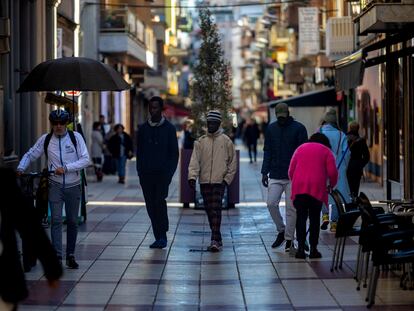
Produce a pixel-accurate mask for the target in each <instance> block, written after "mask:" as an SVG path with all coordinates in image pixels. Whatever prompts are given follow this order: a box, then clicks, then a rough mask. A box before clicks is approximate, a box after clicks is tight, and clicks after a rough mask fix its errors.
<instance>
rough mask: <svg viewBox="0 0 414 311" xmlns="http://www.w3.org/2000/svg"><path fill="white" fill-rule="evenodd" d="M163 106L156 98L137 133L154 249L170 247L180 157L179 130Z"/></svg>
mask: <svg viewBox="0 0 414 311" xmlns="http://www.w3.org/2000/svg"><path fill="white" fill-rule="evenodd" d="M163 106H164V101H163V99H162V98H161V97H158V96H154V97H152V98H151V99H150V101H149V106H148V109H149V113H150V119H148V121H147V122H145V123H144V124H142V125H140V126H139V128H138V132H137V172H138V176H139V182H140V184H141V187H142V191H143V193H144V199H145V205H146V208H147V212H148V216H149V218H150V219H151V225H152V231H153V233H154V237H155V242H154V243H152V244H151V245H150V248H165V247H166V246H167V232H168V227H169V224H168V213H167V202H166V199H167V197H168V188H169V185H170V183H171V180H172V178H173V176H174V173H175V170H176V169H177V164H178V156H179V151H178V141H177V134H176V130H175V127H174V126H173V125H172V124H171V123H170V122H169V121H167V120H166V119H165V117H164V116H163V115H162V108H163Z"/></svg>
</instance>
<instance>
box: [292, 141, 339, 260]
mask: <svg viewBox="0 0 414 311" xmlns="http://www.w3.org/2000/svg"><path fill="white" fill-rule="evenodd" d="M330 148H331V145H330V143H329V139H328V138H327V137H326V136H325V135H324V134H321V133H315V134H313V135H312V136H311V137H310V139H309V142H307V143H304V144H303V145H301V146H299V147H298V149H296V151H295V153H294V154H293V156H292V160H291V161H290V166H289V179H290V180H291V182H292V194H291V199H292V201H293V205H294V207H295V209H296V214H297V219H296V234H297V239H298V251H297V252H296V254H295V257H296V258H302V259H304V258H306V253H305V241H306V222H307V219H308V218H309V242H310V243H309V244H310V254H309V258H321V257H322V254H321V253H320V252H319V251H318V248H317V246H318V240H319V226H320V214H321V209H322V202H325V204H328V189H331V188H333V187H335V186H336V183H337V181H338V171H337V169H336V163H335V157H334V156H333V154H332V152H331V150H330ZM327 184H328V185H329V186H328V188H327V187H326V185H327Z"/></svg>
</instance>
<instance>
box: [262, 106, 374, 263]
mask: <svg viewBox="0 0 414 311" xmlns="http://www.w3.org/2000/svg"><path fill="white" fill-rule="evenodd" d="M275 113H276V118H277V121H276V122H274V123H272V124H270V125H269V126H268V129H267V131H266V134H265V141H264V156H263V165H262V170H261V173H262V184H263V186H264V187H267V188H268V198H267V207H268V209H269V212H270V215H271V217H272V219H273V221H274V223H275V225H276V229H277V236H276V240H275V241H274V243H273V244H272V247H273V248H276V247H279V246H281V245H282V243H283V242H284V241H286V243H285V250H286V251H287V252H292V253H295V256H296V258H305V257H306V256H307V254H306V252H305V251H306V250H307V249H308V248H309V246H308V244H307V240H306V235H307V233H306V222H307V219H308V218H309V244H310V253H309V257H310V258H320V257H321V256H322V255H321V253H320V252H319V251H318V249H317V244H318V239H319V230H320V228H321V229H325V230H326V229H327V227H328V225H329V224H330V227H331V231H335V230H336V223H337V220H338V210H337V208H336V206H335V205H334V204H333V202H331V198H330V197H329V199H328V192H329V191H330V190H331V189H334V188H335V189H337V190H338V191H339V192H340V193H341V194H342V196H343V197H344V200H345V203H349V202H351V201H352V199H353V198H355V197H356V196H357V195H358V191H359V184H360V180H361V176H362V172H363V168H364V166H365V165H366V164H367V163H368V161H369V150H368V147H367V145H366V142H365V140H364V139H363V138H361V137H360V136H359V133H358V130H359V126H358V123H356V122H352V123H350V131H349V133H348V135H347V134H345V133H344V132H342V131H341V130H340V129H339V126H338V118H337V114H336V110H335V109H330V110H328V111H327V112H326V114H325V116H324V118H323V122H322V125H321V127H320V128H319V130H318V131H317V132H316V133H314V134H313V135H312V136H311V137H310V139H309V140H308V134H307V131H306V129H305V127H304V126H303V125H302V124H301V123H300V122H298V121H295V120H294V119H293V118H292V117H291V116H290V115H289V108H288V106H287V105H286V104H285V103H279V104H278V105H277V106H276V107H275ZM349 177H351V178H349ZM350 187H352V191H351V190H350ZM283 192H284V193H285V198H286V204H285V211H286V217H285V218H286V223H285V222H284V221H283V217H282V215H281V213H280V209H279V203H280V199H281V196H282V193H283ZM329 207H331V208H329ZM329 210H331V218H330V220H331V221H330V222H329ZM321 212H322V213H323V216H322V219H323V223H322V226H321V227H320V216H321ZM295 231H296V235H297V240H298V249H295V248H294V244H293V239H294V234H295Z"/></svg>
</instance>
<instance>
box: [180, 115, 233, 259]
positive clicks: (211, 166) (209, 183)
mask: <svg viewBox="0 0 414 311" xmlns="http://www.w3.org/2000/svg"><path fill="white" fill-rule="evenodd" d="M220 125H221V113H220V112H219V111H216V110H212V111H210V112H209V113H208V114H207V130H208V132H207V134H206V135H203V136H201V137H200V138H199V139H198V140H197V141H196V142H195V143H194V150H193V153H192V155H191V160H190V165H189V167H188V183H189V185H190V187H191V188H192V189H195V186H196V180H197V179H198V181H199V183H200V188H201V195H202V196H203V201H204V208H205V210H206V213H207V217H208V222H209V224H210V229H211V242H210V246H209V247H208V250H209V251H211V252H218V251H220V250H221V248H222V246H223V241H222V238H221V232H220V227H221V209H222V200H223V196H224V191H225V189H226V187H227V186H228V185H230V183H231V182H232V181H233V178H234V176H235V174H236V170H237V159H236V151H235V149H234V144H233V142H232V141H231V139H230V138H229V137H228V136H227V135H225V134H224V133H223V131H222V130H221V129H220Z"/></svg>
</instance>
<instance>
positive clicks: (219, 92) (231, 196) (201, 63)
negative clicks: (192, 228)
mask: <svg viewBox="0 0 414 311" xmlns="http://www.w3.org/2000/svg"><path fill="white" fill-rule="evenodd" d="M199 20H200V30H201V38H202V43H201V47H200V52H199V55H198V61H197V63H196V64H195V66H194V68H193V79H192V81H191V100H192V106H191V117H192V119H193V120H194V123H193V124H192V135H193V137H194V138H199V137H200V136H202V135H204V134H205V132H206V131H205V128H206V116H207V113H208V111H210V110H219V111H220V112H221V114H222V120H223V121H222V127H223V129H224V131H225V133H229V134H230V133H231V130H232V120H231V115H230V111H231V109H232V97H231V77H230V65H229V63H228V61H226V60H225V58H224V52H223V48H222V46H221V39H220V35H219V32H218V30H217V25H216V24H215V23H214V22H213V20H212V17H211V12H210V11H209V10H208V9H202V10H200V13H199ZM191 152H192V150H189V149H187V150H186V149H184V150H183V151H182V153H181V189H180V199H181V202H182V203H184V206H188V204H189V203H190V202H193V201H194V197H195V195H194V192H193V191H192V190H191V189H190V187H189V186H188V184H187V177H188V165H189V162H190V158H191ZM237 157H238V163H239V153H238V152H237ZM238 167H239V165H238ZM227 202H228V204H227V205H228V206H229V207H234V204H235V203H238V202H239V171H237V174H236V176H235V178H234V180H233V182H232V183H231V184H230V185H229V189H228V197H227Z"/></svg>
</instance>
